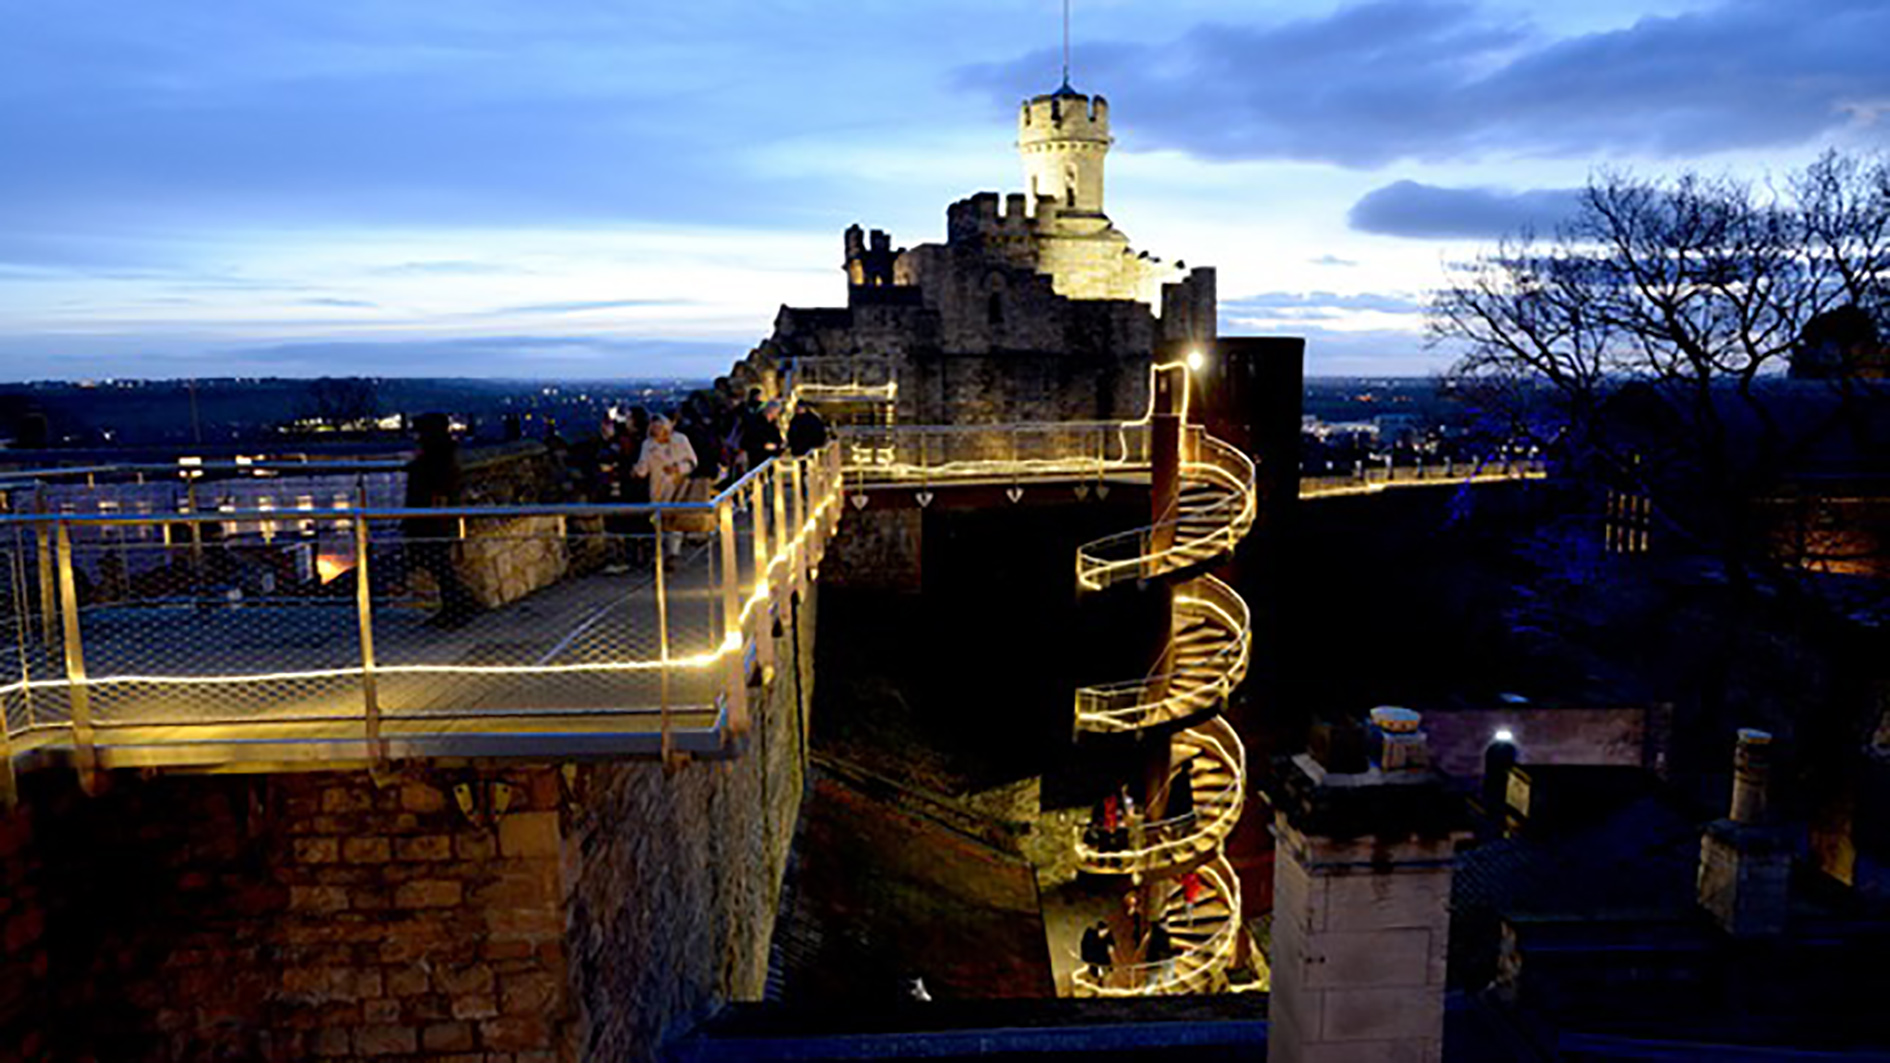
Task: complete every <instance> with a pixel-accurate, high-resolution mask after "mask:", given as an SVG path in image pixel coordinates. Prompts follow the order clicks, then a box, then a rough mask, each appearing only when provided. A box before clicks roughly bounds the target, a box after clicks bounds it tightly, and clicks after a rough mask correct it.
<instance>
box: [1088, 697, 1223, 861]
mask: <svg viewBox="0 0 1890 1063" xmlns="http://www.w3.org/2000/svg"><path fill="white" fill-rule="evenodd" d="M1177 741H1178V742H1180V743H1181V744H1183V745H1184V746H1186V747H1189V748H1190V749H1192V752H1190V753H1189V754H1188V757H1189V765H1190V766H1189V768H1188V769H1187V770H1189V771H1190V772H1192V770H1193V768H1192V764H1193V758H1197V757H1204V758H1206V761H1205V762H1204V765H1203V767H1204V769H1206V770H1204V771H1203V774H1210V773H1218V774H1220V775H1223V776H1224V777H1225V778H1224V781H1222V782H1221V783H1219V784H1218V785H1216V786H1211V787H1206V788H1202V787H1198V786H1193V787H1192V793H1193V797H1194V807H1195V811H1194V812H1192V813H1190V814H1188V815H1184V816H1174V817H1170V818H1167V819H1163V820H1158V821H1154V822H1149V823H1142V824H1131V825H1129V826H1128V827H1127V828H1125V829H1120V830H1119V831H1118V833H1119V834H1126V835H1127V836H1126V838H1116V839H1109V838H1104V837H1101V836H1092V835H1091V833H1090V832H1089V831H1079V832H1078V835H1077V840H1076V859H1077V863H1078V865H1079V866H1081V867H1082V869H1083V870H1085V871H1090V872H1094V873H1097V874H1106V875H1126V874H1132V873H1137V872H1164V871H1172V870H1173V869H1176V868H1179V867H1184V866H1186V865H1188V864H1191V863H1195V862H1198V861H1199V860H1200V859H1201V858H1202V857H1203V856H1204V855H1206V854H1208V853H1210V852H1212V851H1214V850H1216V849H1218V848H1220V846H1221V845H1222V844H1223V843H1225V842H1226V840H1227V837H1228V836H1229V835H1230V834H1232V833H1233V831H1234V825H1235V824H1236V823H1238V822H1239V821H1240V813H1241V810H1242V809H1243V808H1244V807H1245V804H1246V789H1247V750H1246V747H1245V746H1244V745H1242V744H1241V741H1240V736H1239V735H1238V734H1236V733H1235V732H1234V728H1233V727H1232V725H1230V724H1229V723H1228V722H1227V721H1226V720H1225V719H1221V718H1219V717H1216V718H1214V719H1211V720H1207V721H1205V722H1203V723H1202V724H1201V725H1199V726H1198V727H1195V728H1193V729H1191V730H1188V731H1186V732H1183V733H1182V734H1181V735H1179V736H1177ZM1118 841H1121V842H1124V843H1125V844H1121V845H1118V844H1115V843H1116V842H1118Z"/></svg>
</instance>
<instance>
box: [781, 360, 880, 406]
mask: <svg viewBox="0 0 1890 1063" xmlns="http://www.w3.org/2000/svg"><path fill="white" fill-rule="evenodd" d="M787 375H788V384H787V388H786V390H787V391H788V392H790V393H791V394H792V395H793V396H794V399H795V401H796V402H812V403H823V402H893V401H895V400H897V399H898V397H899V365H898V362H896V361H895V360H893V359H891V358H880V357H871V356H864V355H862V356H846V355H839V356H831V357H812V358H796V359H795V360H794V361H793V362H791V363H790V364H789V366H788V374H787Z"/></svg>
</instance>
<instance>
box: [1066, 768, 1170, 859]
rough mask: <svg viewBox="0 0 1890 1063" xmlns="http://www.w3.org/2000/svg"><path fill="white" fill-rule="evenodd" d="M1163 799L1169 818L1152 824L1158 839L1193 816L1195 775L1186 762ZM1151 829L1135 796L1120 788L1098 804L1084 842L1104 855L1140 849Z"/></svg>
mask: <svg viewBox="0 0 1890 1063" xmlns="http://www.w3.org/2000/svg"><path fill="white" fill-rule="evenodd" d="M1160 797H1161V798H1162V805H1163V815H1165V816H1166V817H1167V818H1166V819H1163V820H1162V821H1160V822H1158V823H1155V824H1153V827H1154V829H1155V832H1156V834H1157V837H1158V838H1159V837H1160V836H1161V834H1162V833H1163V832H1164V831H1172V830H1173V829H1175V828H1176V827H1177V825H1179V824H1185V823H1187V822H1189V821H1191V820H1192V819H1193V817H1194V776H1193V772H1192V770H1191V769H1190V767H1189V765H1188V763H1187V762H1185V761H1184V762H1183V763H1182V764H1180V765H1179V766H1178V767H1177V768H1176V769H1175V771H1174V773H1173V775H1172V777H1171V778H1170V780H1169V783H1168V787H1167V789H1166V790H1165V791H1164V792H1163V793H1162V794H1161V795H1160ZM1149 826H1150V825H1149V824H1148V823H1147V822H1146V816H1145V815H1144V814H1143V813H1142V812H1141V811H1139V810H1138V809H1137V808H1136V803H1135V796H1134V795H1133V794H1132V793H1130V792H1129V788H1128V787H1126V786H1123V787H1118V788H1117V790H1116V792H1115V793H1112V794H1110V795H1108V796H1107V797H1104V798H1103V799H1102V800H1101V801H1099V802H1097V804H1096V807H1095V809H1094V810H1093V811H1092V812H1091V813H1090V817H1089V825H1088V826H1086V827H1084V828H1083V842H1084V844H1086V845H1088V846H1089V847H1090V848H1092V849H1095V850H1097V851H1099V852H1105V853H1110V852H1121V851H1123V850H1125V849H1140V848H1142V846H1143V844H1144V843H1145V842H1146V841H1147V838H1146V837H1145V835H1146V834H1147V833H1148V831H1147V828H1148V827H1149Z"/></svg>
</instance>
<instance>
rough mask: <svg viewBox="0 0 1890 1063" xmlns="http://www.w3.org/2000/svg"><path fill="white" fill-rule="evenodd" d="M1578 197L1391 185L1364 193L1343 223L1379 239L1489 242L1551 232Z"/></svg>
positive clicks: (1552, 191)
mask: <svg viewBox="0 0 1890 1063" xmlns="http://www.w3.org/2000/svg"><path fill="white" fill-rule="evenodd" d="M1581 195H1582V193H1581V191H1580V190H1579V189H1572V188H1570V189H1564V188H1549V189H1535V190H1531V191H1524V192H1506V191H1503V190H1501V189H1494V188H1439V187H1437V186H1435V185H1425V184H1419V183H1417V182H1416V181H1396V182H1393V183H1392V184H1388V185H1386V186H1384V187H1383V188H1377V189H1373V190H1372V191H1370V192H1367V193H1366V194H1365V195H1364V197H1363V198H1361V199H1360V200H1359V201H1358V202H1357V203H1354V204H1353V205H1352V209H1351V210H1350V211H1349V212H1348V213H1347V214H1346V220H1347V222H1348V223H1349V224H1350V225H1351V226H1352V228H1354V229H1357V230H1358V231H1360V232H1367V233H1378V234H1379V235H1382V236H1411V237H1420V238H1425V239H1447V240H1472V239H1495V238H1497V237H1500V236H1506V235H1510V234H1513V233H1518V232H1521V231H1523V230H1525V229H1533V230H1535V231H1539V232H1548V231H1551V230H1553V229H1554V228H1555V227H1556V226H1557V225H1559V224H1561V223H1562V222H1565V221H1567V220H1569V219H1570V218H1571V217H1573V216H1574V214H1575V212H1576V210H1577V209H1578V208H1579V207H1580V205H1581Z"/></svg>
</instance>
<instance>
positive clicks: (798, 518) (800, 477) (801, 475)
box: [789, 458, 810, 587]
mask: <svg viewBox="0 0 1890 1063" xmlns="http://www.w3.org/2000/svg"><path fill="white" fill-rule="evenodd" d="M808 461H809V459H807V458H795V459H794V466H793V468H792V470H791V472H790V475H791V476H792V477H793V480H794V484H793V486H792V488H791V489H790V491H789V495H790V497H791V498H792V499H793V505H792V507H790V509H791V515H792V516H793V518H794V528H793V531H794V536H795V538H797V539H800V541H801V545H800V547H799V548H798V549H796V550H795V551H794V585H795V586H796V587H800V586H801V585H803V584H804V583H805V582H806V580H807V565H808V561H807V553H808V549H809V545H810V544H809V543H808V541H807V540H806V539H805V538H802V536H804V535H805V534H806V532H807V498H806V495H805V494H804V492H805V491H806V490H807V486H808V476H807V467H808Z"/></svg>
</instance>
